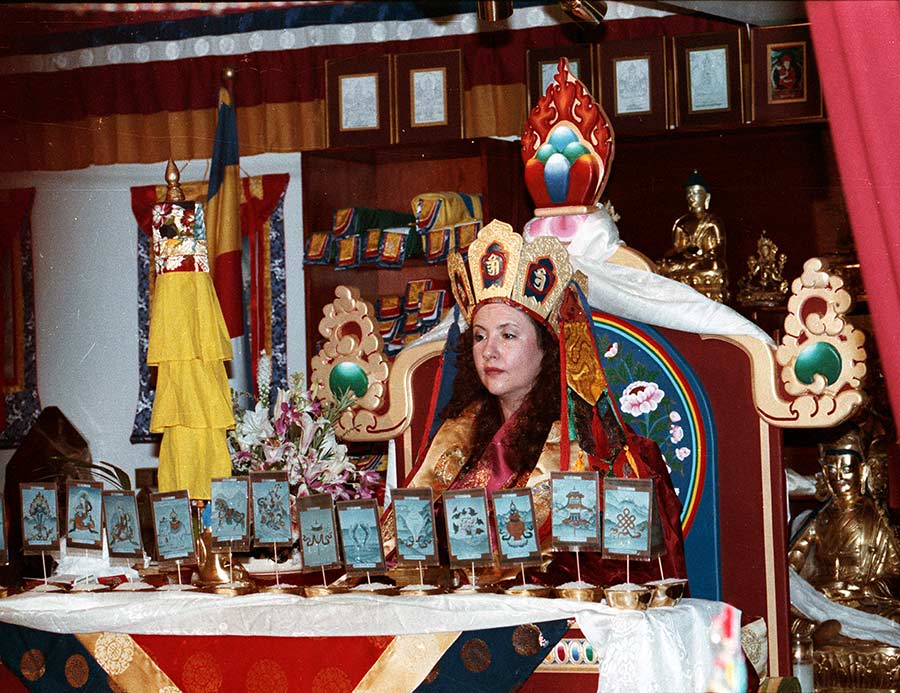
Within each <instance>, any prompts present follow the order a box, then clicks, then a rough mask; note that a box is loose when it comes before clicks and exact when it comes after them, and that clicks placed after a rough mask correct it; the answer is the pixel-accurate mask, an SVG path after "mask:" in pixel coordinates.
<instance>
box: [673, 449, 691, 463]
mask: <svg viewBox="0 0 900 693" xmlns="http://www.w3.org/2000/svg"><path fill="white" fill-rule="evenodd" d="M690 454H691V449H690V448H676V449H675V457H677V458H678V459H679V460H681V461H682V462H684V461H685V460H686V459H687V458H688V456H689V455H690Z"/></svg>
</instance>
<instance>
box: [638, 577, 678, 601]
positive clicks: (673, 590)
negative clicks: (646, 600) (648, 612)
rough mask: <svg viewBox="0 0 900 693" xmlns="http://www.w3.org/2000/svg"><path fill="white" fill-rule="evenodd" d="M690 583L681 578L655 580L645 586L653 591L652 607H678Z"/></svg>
mask: <svg viewBox="0 0 900 693" xmlns="http://www.w3.org/2000/svg"><path fill="white" fill-rule="evenodd" d="M687 584H688V581H687V580H684V579H681V578H669V579H668V580H653V581H652V582H646V583H644V585H645V586H646V587H648V588H649V589H650V590H652V595H651V599H650V606H651V607H657V606H678V603H679V602H680V601H681V598H682V597H683V596H684V591H685V589H687Z"/></svg>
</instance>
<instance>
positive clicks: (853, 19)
mask: <svg viewBox="0 0 900 693" xmlns="http://www.w3.org/2000/svg"><path fill="white" fill-rule="evenodd" d="M807 12H808V15H809V20H810V26H811V31H812V38H813V46H814V48H815V51H816V59H817V61H818V63H819V74H820V77H821V80H822V87H823V91H824V95H825V103H826V106H827V108H828V119H829V123H830V126H831V132H832V135H833V136H832V139H833V141H834V148H835V153H836V155H837V162H838V168H839V170H840V173H841V184H842V187H843V190H844V197H845V199H846V202H847V209H848V211H849V213H850V222H851V226H852V230H853V237H854V240H855V241H856V251H857V253H858V255H859V261H860V267H861V270H862V278H863V283H864V284H865V287H866V293H867V295H868V300H869V308H870V310H871V313H872V319H873V322H874V325H875V335H876V336H877V339H878V351H879V352H880V355H881V362H882V366H883V368H884V375H885V381H886V383H887V389H888V395H889V397H890V401H891V408H892V410H893V413H894V422H895V424H896V423H897V422H898V421H900V419H898V414H900V321H898V320H897V315H898V314H900V176H898V173H897V172H898V170H900V138H898V136H897V124H898V123H900V82H898V81H897V66H898V65H900V4H898V3H897V2H893V1H891V2H883V1H881V0H875V1H870V2H852V1H848V0H840V1H832V0H828V1H827V2H826V1H810V2H807ZM897 428H898V430H900V426H898V427H897Z"/></svg>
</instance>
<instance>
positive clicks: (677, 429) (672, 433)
mask: <svg viewBox="0 0 900 693" xmlns="http://www.w3.org/2000/svg"><path fill="white" fill-rule="evenodd" d="M682 438H684V429H683V428H682V427H681V426H676V425H675V424H672V425H671V426H669V440H671V441H672V442H673V443H680V442H681V439H682Z"/></svg>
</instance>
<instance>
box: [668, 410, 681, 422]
mask: <svg viewBox="0 0 900 693" xmlns="http://www.w3.org/2000/svg"><path fill="white" fill-rule="evenodd" d="M669 421H671V422H672V423H678V422H679V421H681V414H679V413H678V412H677V411H671V412H669Z"/></svg>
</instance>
